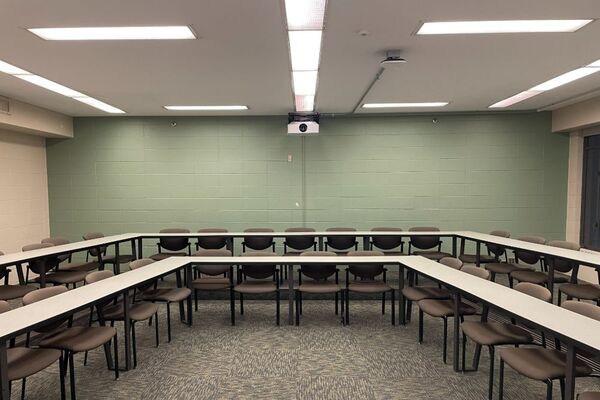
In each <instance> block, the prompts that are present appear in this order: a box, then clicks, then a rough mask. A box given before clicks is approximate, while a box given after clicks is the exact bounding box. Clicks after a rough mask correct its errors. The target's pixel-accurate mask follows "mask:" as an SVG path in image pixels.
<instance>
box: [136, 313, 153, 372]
mask: <svg viewBox="0 0 600 400" xmlns="http://www.w3.org/2000/svg"><path fill="white" fill-rule="evenodd" d="M156 326H158V324H156ZM131 343H132V346H131V349H132V350H133V351H132V353H133V368H135V367H137V343H136V340H135V322H134V321H131Z"/></svg>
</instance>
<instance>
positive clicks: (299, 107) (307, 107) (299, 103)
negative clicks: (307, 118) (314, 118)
mask: <svg viewBox="0 0 600 400" xmlns="http://www.w3.org/2000/svg"><path fill="white" fill-rule="evenodd" d="M294 100H295V103H296V111H297V112H312V111H313V110H314V109H315V96H295V99H294Z"/></svg>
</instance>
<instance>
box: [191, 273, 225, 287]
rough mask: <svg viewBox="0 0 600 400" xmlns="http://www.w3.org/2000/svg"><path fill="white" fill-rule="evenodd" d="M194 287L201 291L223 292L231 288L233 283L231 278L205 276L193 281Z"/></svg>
mask: <svg viewBox="0 0 600 400" xmlns="http://www.w3.org/2000/svg"><path fill="white" fill-rule="evenodd" d="M192 286H193V287H194V289H200V290H223V289H228V288H229V287H231V282H230V281H229V278H223V277H221V278H217V277H212V276H205V277H202V278H198V279H195V280H194V281H192Z"/></svg>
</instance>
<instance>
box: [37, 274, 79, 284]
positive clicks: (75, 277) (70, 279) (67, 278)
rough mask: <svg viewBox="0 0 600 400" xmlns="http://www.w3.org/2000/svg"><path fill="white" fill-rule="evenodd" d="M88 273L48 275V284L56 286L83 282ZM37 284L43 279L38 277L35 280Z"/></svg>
mask: <svg viewBox="0 0 600 400" xmlns="http://www.w3.org/2000/svg"><path fill="white" fill-rule="evenodd" d="M87 274H88V271H58V272H52V273H49V274H46V283H53V284H55V285H65V284H67V283H77V282H83V281H84V280H85V276H86V275H87ZM35 282H41V278H40V277H39V276H38V277H36V278H35Z"/></svg>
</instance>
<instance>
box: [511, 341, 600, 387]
mask: <svg viewBox="0 0 600 400" xmlns="http://www.w3.org/2000/svg"><path fill="white" fill-rule="evenodd" d="M500 357H501V358H502V359H503V360H504V362H505V363H507V364H508V365H510V367H511V368H512V369H514V370H515V371H517V372H518V373H520V374H521V375H525V376H526V377H528V378H531V379H536V380H538V381H546V380H548V379H559V378H564V377H565V375H566V360H567V355H566V354H565V353H562V352H560V351H558V350H550V349H544V348H519V349H510V348H509V349H502V350H500ZM591 373H592V369H591V368H590V367H589V366H588V365H587V364H586V363H584V362H583V361H581V360H579V359H577V360H576V363H575V374H576V376H587V375H589V374H591Z"/></svg>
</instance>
